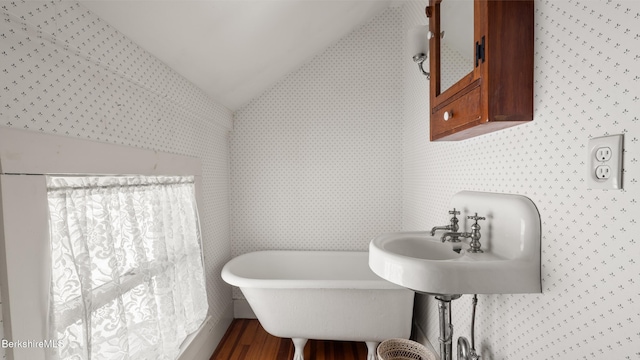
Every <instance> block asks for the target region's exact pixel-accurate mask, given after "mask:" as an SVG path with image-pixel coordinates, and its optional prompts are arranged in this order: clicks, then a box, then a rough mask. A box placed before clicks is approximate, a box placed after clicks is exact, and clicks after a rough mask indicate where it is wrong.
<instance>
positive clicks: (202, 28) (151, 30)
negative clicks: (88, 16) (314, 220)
mask: <svg viewBox="0 0 640 360" xmlns="http://www.w3.org/2000/svg"><path fill="white" fill-rule="evenodd" d="M80 2H81V3H82V5H83V6H85V7H86V8H88V9H89V10H91V11H92V12H93V13H95V14H96V15H98V16H99V17H100V18H102V19H103V20H105V21H106V22H107V23H109V24H110V25H112V26H113V27H115V28H116V29H118V30H119V31H120V32H122V33H123V34H124V35H126V36H127V37H129V38H130V39H131V40H133V41H134V42H135V43H137V44H138V45H140V46H141V47H142V48H144V49H145V50H147V51H148V52H150V53H151V54H153V55H155V56H156V57H157V58H159V59H160V60H161V61H163V62H164V63H165V64H167V65H168V66H170V67H171V68H173V69H174V70H175V71H177V72H178V73H179V74H181V75H182V76H184V77H185V78H187V79H188V80H189V81H191V82H193V83H194V84H195V85H196V86H198V87H199V88H201V89H202V90H204V91H205V92H206V93H207V94H209V96H211V97H212V98H213V99H214V100H216V101H218V102H219V103H221V104H222V105H224V106H226V107H227V108H229V109H230V110H237V109H238V108H240V107H241V106H242V105H244V104H246V103H247V102H249V101H250V100H251V99H253V98H255V97H257V96H258V95H260V94H261V93H262V92H264V91H265V90H266V89H268V88H269V87H270V86H272V85H273V84H274V83H275V82H276V81H277V80H278V79H280V78H282V77H283V76H285V75H286V74H288V73H289V72H291V71H293V70H295V69H297V68H299V67H300V66H301V65H302V64H304V63H305V62H307V61H309V60H310V59H311V58H312V57H313V56H314V55H316V54H318V53H320V52H321V51H322V50H324V49H326V48H327V47H328V46H330V45H332V44H333V43H335V42H336V41H337V40H338V39H340V38H341V37H343V36H345V35H346V34H348V33H349V32H351V31H353V30H354V29H355V28H356V27H358V26H359V25H361V24H363V23H365V22H366V21H367V20H369V19H371V18H372V17H373V16H375V15H377V14H378V13H379V12H381V11H382V10H383V9H384V8H386V7H388V6H389V5H390V3H391V2H392V1H391V0H319V1H318V0H200V1H190V0H165V1H161V0H150V1H149V0H148V1H141V0H101V1H100V0H80Z"/></svg>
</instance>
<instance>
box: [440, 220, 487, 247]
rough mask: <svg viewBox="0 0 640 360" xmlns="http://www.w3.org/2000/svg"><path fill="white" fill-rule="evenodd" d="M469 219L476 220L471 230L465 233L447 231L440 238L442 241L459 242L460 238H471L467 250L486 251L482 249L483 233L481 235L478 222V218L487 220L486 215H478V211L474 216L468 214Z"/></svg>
mask: <svg viewBox="0 0 640 360" xmlns="http://www.w3.org/2000/svg"><path fill="white" fill-rule="evenodd" d="M467 219H470V220H475V223H474V224H473V225H471V232H463V233H460V232H457V231H452V232H446V233H444V234H442V237H441V238H440V240H442V242H445V241H451V242H458V241H460V238H465V239H471V242H470V243H469V250H467V252H470V253H481V252H484V251H482V250H481V249H480V247H481V246H482V244H480V237H481V235H480V225H479V224H478V220H486V219H485V218H484V217H480V216H478V213H476V214H475V215H474V216H467Z"/></svg>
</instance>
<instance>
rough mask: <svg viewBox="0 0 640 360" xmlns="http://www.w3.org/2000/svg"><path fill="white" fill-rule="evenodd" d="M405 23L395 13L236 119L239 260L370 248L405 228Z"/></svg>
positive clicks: (234, 198) (235, 247)
mask: <svg viewBox="0 0 640 360" xmlns="http://www.w3.org/2000/svg"><path fill="white" fill-rule="evenodd" d="M400 23H401V14H400V12H399V10H398V9H397V8H391V9H387V10H385V11H384V12H383V13H381V14H379V15H378V16H377V17H375V18H374V19H373V20H371V21H369V22H367V23H366V24H364V25H362V26H361V27H360V28H358V29H357V30H355V31H354V32H352V33H351V34H349V35H348V36H346V37H344V38H342V39H341V40H340V41H338V42H337V43H336V44H334V45H332V46H330V47H329V48H328V49H326V50H325V51H324V52H322V53H321V54H319V55H317V56H315V57H314V58H313V59H311V60H310V61H309V62H308V63H306V64H305V65H303V66H302V67H301V68H300V69H298V70H297V71H295V72H293V73H291V74H289V75H288V76H286V77H285V78H283V79H282V80H281V81H279V82H278V83H277V84H276V85H275V86H274V87H273V88H271V89H270V90H269V91H267V92H266V93H264V94H263V95H261V96H260V97H258V98H257V99H254V100H252V101H251V102H250V103H249V104H248V105H247V106H245V107H243V108H242V109H240V110H238V111H237V112H236V113H235V114H234V129H233V133H232V136H231V209H232V216H231V218H232V226H231V228H232V238H233V242H232V252H233V254H234V255H238V254H242V253H246V252H249V251H255V250H264V249H303V250H366V249H367V247H368V244H369V241H370V240H371V238H373V237H374V236H375V235H377V234H380V233H383V232H388V231H394V230H399V229H400V226H401V208H402V204H401V199H402V193H401V182H402V180H401V179H402V116H401V115H402V68H401V67H400V66H399V64H400V63H401V59H402V42H401V41H398V40H399V39H401V38H402V37H403V34H401V33H400V32H401V28H400V26H399V24H400Z"/></svg>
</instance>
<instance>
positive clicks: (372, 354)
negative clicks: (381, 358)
mask: <svg viewBox="0 0 640 360" xmlns="http://www.w3.org/2000/svg"><path fill="white" fill-rule="evenodd" d="M378 344H379V343H378V342H375V341H367V350H368V354H367V360H376V356H377V352H376V351H377V349H378Z"/></svg>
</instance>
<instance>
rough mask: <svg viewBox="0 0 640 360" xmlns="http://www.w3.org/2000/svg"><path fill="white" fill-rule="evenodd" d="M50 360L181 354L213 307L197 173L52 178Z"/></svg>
mask: <svg viewBox="0 0 640 360" xmlns="http://www.w3.org/2000/svg"><path fill="white" fill-rule="evenodd" d="M47 186H48V199H49V213H50V232H51V256H52V269H51V270H52V275H51V289H50V299H49V305H50V313H49V336H48V338H49V339H51V340H61V342H60V344H61V346H59V347H58V348H53V349H50V351H49V353H48V358H49V359H79V360H80V359H109V360H115V359H123V360H124V359H136V360H142V359H150V360H151V359H153V360H158V359H175V358H176V357H177V356H178V354H179V351H180V349H179V347H180V344H181V343H182V341H184V339H185V338H186V336H187V335H188V334H190V333H192V332H194V331H195V330H197V329H198V327H199V326H200V325H201V324H202V322H203V321H204V319H205V317H206V315H207V310H208V305H207V297H206V289H205V278H204V271H203V266H202V253H201V248H200V230H199V224H198V214H197V208H196V203H195V195H194V184H193V178H192V177H138V176H135V177H134V176H127V177H47Z"/></svg>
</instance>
